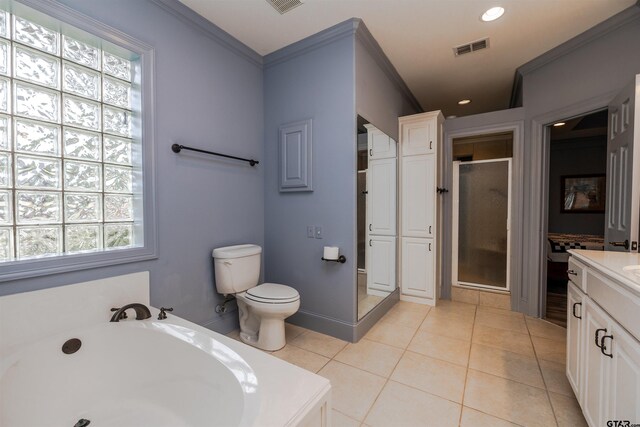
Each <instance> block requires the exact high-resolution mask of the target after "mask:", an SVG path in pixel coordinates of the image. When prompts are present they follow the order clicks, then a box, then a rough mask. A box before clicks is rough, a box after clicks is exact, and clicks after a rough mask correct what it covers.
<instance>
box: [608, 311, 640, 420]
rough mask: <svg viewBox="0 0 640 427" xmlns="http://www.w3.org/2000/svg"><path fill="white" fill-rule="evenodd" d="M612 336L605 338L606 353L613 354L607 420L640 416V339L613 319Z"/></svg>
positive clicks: (634, 418) (631, 418)
mask: <svg viewBox="0 0 640 427" xmlns="http://www.w3.org/2000/svg"><path fill="white" fill-rule="evenodd" d="M611 335H612V338H609V337H607V338H605V340H604V344H605V348H606V352H607V353H611V354H612V356H613V357H612V358H611V359H610V360H609V362H611V371H610V373H609V398H608V401H609V410H608V412H607V413H606V414H605V416H606V419H607V420H628V421H630V422H631V423H634V422H638V421H639V420H640V342H638V341H637V340H636V339H635V338H634V337H632V336H631V335H629V334H628V333H627V331H625V330H624V329H623V328H622V327H621V326H620V325H618V323H616V322H613V330H612V333H611Z"/></svg>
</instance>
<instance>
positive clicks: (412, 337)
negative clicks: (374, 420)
mask: <svg viewBox="0 0 640 427" xmlns="http://www.w3.org/2000/svg"><path fill="white" fill-rule="evenodd" d="M429 314H431V307H430V308H429V311H427V314H425V315H424V317H423V318H422V320H421V321H420V324H419V325H418V326H417V327H416V330H415V332H414V333H413V335H412V336H411V339H410V340H409V343H408V344H407V346H406V347H405V348H404V349H403V350H402V354H401V355H400V357H399V358H398V361H397V362H396V364H395V365H394V366H393V369H392V370H391V373H390V374H389V376H388V377H387V378H385V380H386V381H385V382H384V384H383V385H382V388H381V389H380V391H379V392H378V395H377V396H376V398H375V399H373V403H371V406H370V407H369V409H368V410H367V413H366V414H365V415H364V419H363V420H362V421H361V422H360V425H361V426H362V425H363V424H364V422H365V421H366V420H367V417H368V416H369V414H370V413H371V410H372V409H373V407H374V406H376V403H377V402H378V399H379V398H380V395H381V394H382V392H383V390H384V388H385V387H386V386H387V384H389V381H391V376H392V375H393V373H394V372H395V370H396V368H397V367H398V365H399V364H400V361H401V360H402V358H403V357H404V355H405V354H406V353H407V351H408V350H407V349H408V348H409V345H410V344H411V341H413V339H414V338H415V337H416V334H417V333H418V331H419V330H420V325H422V323H423V322H424V321H425V319H426V318H427V316H429ZM400 384H402V383H400ZM411 388H414V387H411Z"/></svg>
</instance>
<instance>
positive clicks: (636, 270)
mask: <svg viewBox="0 0 640 427" xmlns="http://www.w3.org/2000/svg"><path fill="white" fill-rule="evenodd" d="M622 269H623V270H624V271H628V272H629V273H633V274H635V275H636V276H640V265H627V266H626V267H622Z"/></svg>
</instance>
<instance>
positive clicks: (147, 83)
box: [0, 0, 158, 282]
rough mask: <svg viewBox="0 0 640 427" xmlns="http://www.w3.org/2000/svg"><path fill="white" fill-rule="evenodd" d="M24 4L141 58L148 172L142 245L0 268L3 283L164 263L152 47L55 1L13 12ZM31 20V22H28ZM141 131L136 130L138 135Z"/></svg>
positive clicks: (32, 2)
mask: <svg viewBox="0 0 640 427" xmlns="http://www.w3.org/2000/svg"><path fill="white" fill-rule="evenodd" d="M20 4H23V5H25V6H27V7H29V8H32V9H34V10H36V11H38V12H41V13H43V14H46V15H48V16H49V17H51V18H52V19H55V20H57V21H60V22H61V23H63V24H69V25H70V26H73V27H76V28H78V29H80V30H83V31H85V32H87V33H89V34H91V35H93V36H96V37H99V38H101V39H103V40H105V41H107V42H109V43H112V44H114V45H117V46H120V47H122V48H124V49H126V50H128V51H131V52H133V53H135V54H137V55H139V56H140V60H139V67H140V82H139V84H140V97H141V99H140V110H141V111H140V115H139V117H140V121H141V124H140V125H139V126H138V127H137V129H136V130H137V131H138V132H140V134H139V135H138V138H139V139H140V140H141V141H142V144H141V154H142V159H141V165H140V166H141V170H142V178H141V182H142V187H143V190H142V212H143V214H142V218H141V219H142V226H141V228H142V230H141V231H142V234H143V242H142V245H138V246H134V247H130V248H123V249H109V250H101V251H96V252H90V253H79V254H70V253H67V254H60V255H59V256H48V257H43V258H33V259H24V260H19V259H18V260H13V261H7V262H2V263H0V282H7V281H12V280H19V279H25V278H30V277H38V276H45V275H51V274H57V273H64V272H70V271H77V270H86V269H91V268H97V267H105V266H110V265H117V264H124V263H131V262H139V261H144V260H149V259H154V258H157V257H158V247H157V225H156V217H157V211H156V197H155V176H156V173H155V124H154V118H155V99H154V98H155V71H154V65H155V59H154V49H153V47H152V46H150V45H148V44H146V43H144V42H141V41H139V40H136V39H134V38H132V37H130V36H128V35H127V34H124V33H122V32H121V31H119V30H116V29H114V28H112V27H110V26H107V25H105V24H103V23H101V22H99V21H97V20H95V19H93V18H91V17H89V16H86V15H84V14H82V13H80V12H77V11H75V10H73V9H71V8H69V7H67V6H65V5H62V4H60V3H57V2H55V1H46V2H45V1H39V0H20V2H19V3H18V2H9V9H8V10H9V11H13V9H14V8H19V7H20ZM26 18H28V17H26ZM134 131H135V130H134Z"/></svg>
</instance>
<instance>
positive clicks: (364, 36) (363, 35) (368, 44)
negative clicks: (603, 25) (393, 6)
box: [352, 0, 640, 112]
mask: <svg viewBox="0 0 640 427" xmlns="http://www.w3.org/2000/svg"><path fill="white" fill-rule="evenodd" d="M639 1H640V0H639ZM352 21H353V22H354V24H355V34H356V38H357V40H358V41H359V42H360V43H361V44H362V46H363V47H364V48H365V49H366V50H367V52H368V53H369V54H370V55H371V56H372V57H373V58H374V60H375V61H376V62H377V63H378V65H379V66H380V68H381V69H382V71H384V73H385V74H386V75H387V77H388V78H389V80H391V82H392V83H393V84H394V85H395V86H396V88H397V89H398V90H399V91H400V92H401V93H402V94H403V95H404V97H405V98H406V100H407V101H408V102H409V104H410V105H411V106H412V107H413V108H414V109H415V110H416V111H417V112H422V111H424V109H423V108H422V106H421V105H420V102H419V101H418V100H417V99H416V97H415V96H414V95H413V93H412V92H411V90H410V89H409V87H408V86H407V84H406V83H405V81H404V80H403V79H402V77H401V76H400V74H399V73H398V71H397V70H396V68H395V67H394V66H393V64H392V63H391V61H390V60H389V58H388V57H387V55H385V53H384V51H383V50H382V47H380V45H379V44H378V42H377V41H376V39H375V38H374V37H373V35H372V34H371V32H370V31H369V29H368V28H367V26H366V25H365V23H364V21H363V20H362V19H358V18H354V19H353V20H352Z"/></svg>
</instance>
